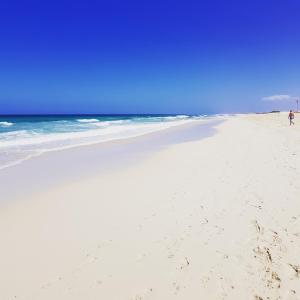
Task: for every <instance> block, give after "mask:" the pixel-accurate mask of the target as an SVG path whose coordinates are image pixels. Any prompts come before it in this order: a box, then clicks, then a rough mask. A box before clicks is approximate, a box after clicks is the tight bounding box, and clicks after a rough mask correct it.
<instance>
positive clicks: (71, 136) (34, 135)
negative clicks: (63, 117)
mask: <svg viewBox="0 0 300 300" xmlns="http://www.w3.org/2000/svg"><path fill="white" fill-rule="evenodd" d="M201 119H204V118H203V117H195V118H191V117H189V116H185V115H181V116H152V117H139V116H138V117H136V118H135V117H133V118H128V119H121V120H120V119H119V120H118V119H115V120H97V119H75V120H73V121H72V120H70V121H64V122H63V121H60V122H62V123H61V125H59V124H57V123H55V124H56V125H55V126H54V125H53V124H54V123H50V122H48V123H46V122H45V123H43V125H39V124H35V123H33V124H30V126H29V127H26V129H24V128H23V127H20V129H19V130H15V131H7V132H2V133H0V169H2V168H3V167H8V166H12V165H15V164H18V163H21V162H23V161H25V160H27V159H30V158H31V157H34V156H38V155H41V154H42V153H45V152H49V151H56V150H62V149H67V148H72V147H76V146H82V145H90V144H96V143H101V142H108V141H112V140H118V139H119V140H121V139H126V138H132V137H137V136H141V135H144V134H147V133H152V132H155V131H160V130H163V129H166V128H170V127H173V126H177V125H181V124H186V123H188V122H193V121H195V120H201ZM74 121H75V122H74ZM78 122H79V123H78ZM76 123H77V125H76ZM80 123H86V125H85V126H84V127H83V126H82V125H80ZM26 126H27V125H26ZM5 153H7V154H9V155H8V156H7V155H5ZM1 154H2V157H1Z"/></svg>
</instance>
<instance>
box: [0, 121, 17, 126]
mask: <svg viewBox="0 0 300 300" xmlns="http://www.w3.org/2000/svg"><path fill="white" fill-rule="evenodd" d="M12 125H14V123H11V122H0V126H2V127H8V126H12Z"/></svg>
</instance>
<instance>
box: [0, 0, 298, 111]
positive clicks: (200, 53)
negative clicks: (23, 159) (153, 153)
mask: <svg viewBox="0 0 300 300" xmlns="http://www.w3.org/2000/svg"><path fill="white" fill-rule="evenodd" d="M299 12H300V1H289V0H285V1H283V0H281V1H279V0H272V1H271V0H269V1H264V0H260V1H258V0H252V1H241V0H235V1H230V0H223V1H220V0H218V1H213V0H210V1H208V0H207V1H201V0H199V1H176V0H173V1H164V0H161V1H156V0H153V1H142V0H139V1H126V0H123V1H113V0H111V1H97V2H96V1H94V2H91V1H76V0H73V1H68V2H67V1H63V0H62V1H55V0H54V1H36V2H33V1H25V0H23V1H13V0H10V1H9V0H2V1H1V2H0V39H1V40H0V41H1V42H0V113H2V114H3V113H190V114H194V113H216V112H238V111H241V112H242V111H255V110H261V109H272V108H274V107H277V105H278V106H280V105H281V104H282V103H281V104H280V103H279V104H277V103H275V102H273V101H262V100H261V98H262V97H268V96H272V95H277V94H279V95H282V94H283V95H290V96H291V97H292V96H299V95H300V34H299V30H300V15H299ZM284 105H285V106H289V105H290V104H289V103H288V104H287V103H286V104H284Z"/></svg>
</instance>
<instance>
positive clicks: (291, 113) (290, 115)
mask: <svg viewBox="0 0 300 300" xmlns="http://www.w3.org/2000/svg"><path fill="white" fill-rule="evenodd" d="M294 118H295V115H294V113H293V111H292V110H290V113H289V120H290V126H291V125H292V124H293V125H295V123H294V121H293V120H294Z"/></svg>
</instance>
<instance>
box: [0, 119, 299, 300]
mask: <svg viewBox="0 0 300 300" xmlns="http://www.w3.org/2000/svg"><path fill="white" fill-rule="evenodd" d="M297 117H298V116H296V120H295V121H296V125H295V126H293V127H292V126H291V127H290V126H288V120H287V115H286V114H264V115H239V116H234V117H228V118H227V120H226V121H225V122H223V123H221V124H219V125H217V133H216V134H215V135H213V136H211V137H206V138H204V139H201V140H199V141H190V142H184V143H178V144H175V145H171V146H168V147H165V148H163V149H160V150H159V151H156V152H153V153H152V154H151V155H147V157H145V158H144V159H142V160H139V161H138V162H136V163H132V164H131V165H130V166H126V167H125V166H124V167H122V168H119V169H118V168H115V169H114V170H112V171H107V172H105V173H101V174H99V175H97V174H95V175H93V176H91V177H85V178H82V179H78V180H74V181H73V182H71V183H65V184H63V183H62V184H61V185H59V186H57V187H54V188H51V189H50V190H48V189H46V190H44V191H42V192H41V191H39V192H38V193H36V194H34V195H33V196H30V197H29V196H26V194H25V195H24V197H23V199H16V201H13V202H12V203H10V204H7V203H6V204H5V205H3V208H2V209H1V212H0V235H1V255H0V266H1V272H0V282H1V288H0V299H26V300H53V299H63V300H68V299H70V300H71V299H72V300H79V299H80V300H81V299H85V300H94V299H105V300H119V299H124V300H125V299H128V300H147V299H149V300H150V299H157V300H158V299H160V300H161V299H163V300H168V299H190V300H191V299H197V300H198V299H211V300H212V299H230V300H231V299H257V300H258V299H263V300H265V299H291V300H292V299H300V255H299V253H300V201H299V199H300V180H299V178H300V126H299V124H300V122H298V120H297ZM298 123H299V124H298ZM58 163H59V162H58ZM45 172H47V170H45ZM28 176H30V174H28ZM15 188H17V183H16V187H15Z"/></svg>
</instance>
